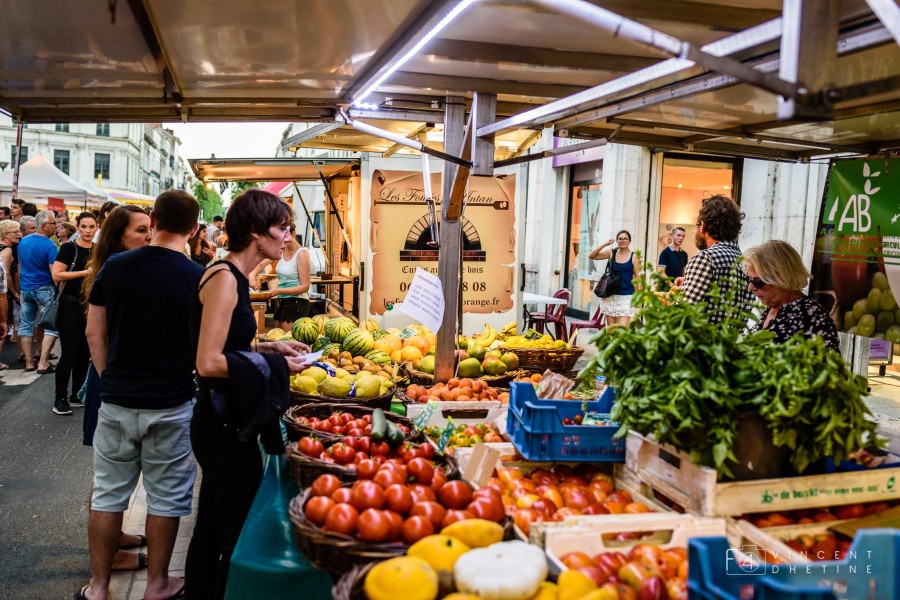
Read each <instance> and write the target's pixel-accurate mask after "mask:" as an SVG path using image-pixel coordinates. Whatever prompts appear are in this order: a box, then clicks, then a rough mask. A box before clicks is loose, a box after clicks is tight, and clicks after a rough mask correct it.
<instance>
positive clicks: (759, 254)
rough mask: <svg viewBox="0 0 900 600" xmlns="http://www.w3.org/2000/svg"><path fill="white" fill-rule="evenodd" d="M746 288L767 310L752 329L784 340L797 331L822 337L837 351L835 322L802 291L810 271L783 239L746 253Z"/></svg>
mask: <svg viewBox="0 0 900 600" xmlns="http://www.w3.org/2000/svg"><path fill="white" fill-rule="evenodd" d="M743 265H744V270H745V272H746V273H747V281H748V283H747V289H748V290H749V291H750V292H752V293H753V295H754V296H756V297H757V298H758V299H759V301H760V302H762V303H763V304H764V305H765V306H766V309H765V310H764V311H763V313H762V316H761V317H760V319H759V321H758V322H757V323H756V324H755V325H754V326H753V327H752V328H751V331H758V330H760V329H765V330H766V331H771V332H772V333H774V334H775V341H776V342H777V343H784V342H786V341H788V340H789V339H791V337H793V336H794V334H796V333H801V334H803V336H804V337H806V338H810V337H812V336H815V335H817V336H819V337H821V338H822V340H823V341H824V342H825V345H826V346H827V347H828V348H831V349H832V350H838V335H837V328H836V327H835V325H834V321H833V320H831V317H829V316H828V313H826V312H825V309H824V308H823V307H822V305H821V304H819V303H818V302H816V301H815V300H813V299H812V298H810V297H809V296H807V295H806V294H804V293H803V288H805V287H806V284H807V283H808V282H809V277H810V275H809V271H807V270H806V267H804V266H803V260H802V259H801V258H800V254H798V253H797V251H796V250H794V248H793V246H791V245H790V244H788V243H787V242H782V241H781V240H772V241H769V242H766V243H764V244H761V245H759V246H755V247H753V248H750V249H749V250H747V251H745V252H744V258H743Z"/></svg>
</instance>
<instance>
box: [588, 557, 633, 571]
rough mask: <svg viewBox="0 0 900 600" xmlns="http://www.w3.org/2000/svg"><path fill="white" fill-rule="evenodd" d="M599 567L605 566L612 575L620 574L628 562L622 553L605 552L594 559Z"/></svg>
mask: <svg viewBox="0 0 900 600" xmlns="http://www.w3.org/2000/svg"><path fill="white" fill-rule="evenodd" d="M594 562H595V563H596V564H597V566H598V567H601V566H604V567H606V568H607V569H609V571H611V572H612V573H618V572H619V569H621V568H622V567H623V566H625V563H626V562H628V560H627V559H626V558H625V555H624V554H622V553H621V552H603V553H602V554H598V555H597V556H595V557H594Z"/></svg>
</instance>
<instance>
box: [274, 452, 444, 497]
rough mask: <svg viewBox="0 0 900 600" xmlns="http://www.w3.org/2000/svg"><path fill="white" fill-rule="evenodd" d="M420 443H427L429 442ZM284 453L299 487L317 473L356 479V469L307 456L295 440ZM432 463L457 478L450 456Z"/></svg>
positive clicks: (347, 481) (437, 456)
mask: <svg viewBox="0 0 900 600" xmlns="http://www.w3.org/2000/svg"><path fill="white" fill-rule="evenodd" d="M335 443H337V442H328V443H325V444H324V445H325V447H326V448H327V447H328V446H331V445H332V444H335ZM421 443H423V444H428V443H430V442H427V441H426V442H421ZM286 454H287V457H288V470H289V471H290V473H291V478H292V479H293V480H294V483H296V484H297V485H298V486H299V487H300V489H306V488H308V487H309V486H311V485H312V483H313V481H315V480H316V478H317V477H318V476H319V475H326V474H331V475H334V476H336V477H337V478H338V479H340V480H341V481H342V482H344V483H351V482H353V481H356V469H351V468H348V467H345V466H342V465H338V464H336V463H330V462H325V461H324V460H319V459H318V458H313V457H311V456H307V455H305V454H303V453H302V452H300V449H299V448H298V447H297V442H294V443H292V444H288V446H287V450H286ZM434 464H435V466H439V467H443V469H444V474H445V475H446V476H447V479H459V467H458V466H457V464H456V460H455V459H454V458H453V457H452V456H447V455H440V454H438V455H436V456H435V457H434Z"/></svg>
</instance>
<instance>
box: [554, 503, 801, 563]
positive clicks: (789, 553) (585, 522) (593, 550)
mask: <svg viewBox="0 0 900 600" xmlns="http://www.w3.org/2000/svg"><path fill="white" fill-rule="evenodd" d="M619 517H621V515H597V516H584V517H572V518H571V519H567V520H566V521H564V522H562V523H560V524H558V525H559V526H556V527H548V528H546V529H545V533H544V536H545V546H544V548H545V550H546V552H547V557H548V559H549V560H550V562H551V563H553V564H554V565H555V566H557V567H559V568H560V570H565V569H566V567H565V565H563V564H562V562H561V561H560V558H561V557H563V556H565V555H566V554H568V553H569V552H584V553H586V554H587V555H588V556H594V555H595V554H599V553H601V552H623V553H625V554H627V553H628V552H629V551H630V550H631V548H632V547H633V546H635V545H637V544H653V545H656V546H659V547H661V548H671V547H681V548H686V547H687V545H688V541H689V540H690V539H691V538H694V537H711V536H724V537H726V538H727V539H728V542H729V544H730V545H731V547H732V548H734V549H735V550H736V551H739V552H751V551H752V552H756V553H759V554H760V555H762V553H763V551H764V552H765V554H766V555H768V556H769V557H771V559H772V562H778V563H788V562H789V563H807V562H809V560H807V559H805V558H804V557H803V556H801V555H800V554H799V553H797V552H795V551H793V550H791V549H790V548H789V547H788V546H786V545H785V544H784V543H782V542H781V541H779V540H777V539H775V538H773V537H771V536H769V535H767V534H766V533H765V532H764V531H762V530H760V529H758V528H756V527H754V526H753V525H751V524H750V523H747V522H746V521H734V520H732V519H728V518H724V517H695V516H693V515H680V514H674V513H644V514H641V515H632V516H631V517H630V518H629V519H621V518H619ZM623 532H645V533H646V532H653V535H652V536H651V537H650V538H649V539H641V540H633V541H626V542H623V541H611V540H604V539H603V537H602V536H603V535H604V534H612V533H623Z"/></svg>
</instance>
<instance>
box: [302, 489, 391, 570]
mask: <svg viewBox="0 0 900 600" xmlns="http://www.w3.org/2000/svg"><path fill="white" fill-rule="evenodd" d="M309 494H310V491H309V490H306V491H304V492H301V493H300V495H299V496H297V497H295V498H294V499H293V500H291V502H290V504H289V505H288V516H289V517H290V519H291V523H293V524H294V532H295V533H296V536H295V537H296V539H297V546H299V548H300V550H301V551H302V552H303V554H304V555H306V558H307V559H308V560H309V562H311V563H312V564H314V565H315V566H316V567H318V568H320V569H322V570H324V571H328V572H330V573H333V574H335V575H343V574H344V573H346V572H347V571H349V570H351V569H352V568H354V567H356V566H359V565H367V564H370V563H374V562H380V561H382V560H387V559H388V558H394V557H395V556H402V555H404V554H406V550H407V549H408V548H409V546H407V545H406V544H403V543H399V542H395V543H390V544H375V543H372V542H361V541H359V540H358V539H356V538H353V537H350V536H348V535H342V534H339V533H330V532H325V531H322V529H321V528H319V527H318V526H317V525H316V524H315V523H313V522H312V521H310V520H309V519H307V518H306V514H305V513H304V511H303V507H304V506H305V505H306V501H307V499H309Z"/></svg>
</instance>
